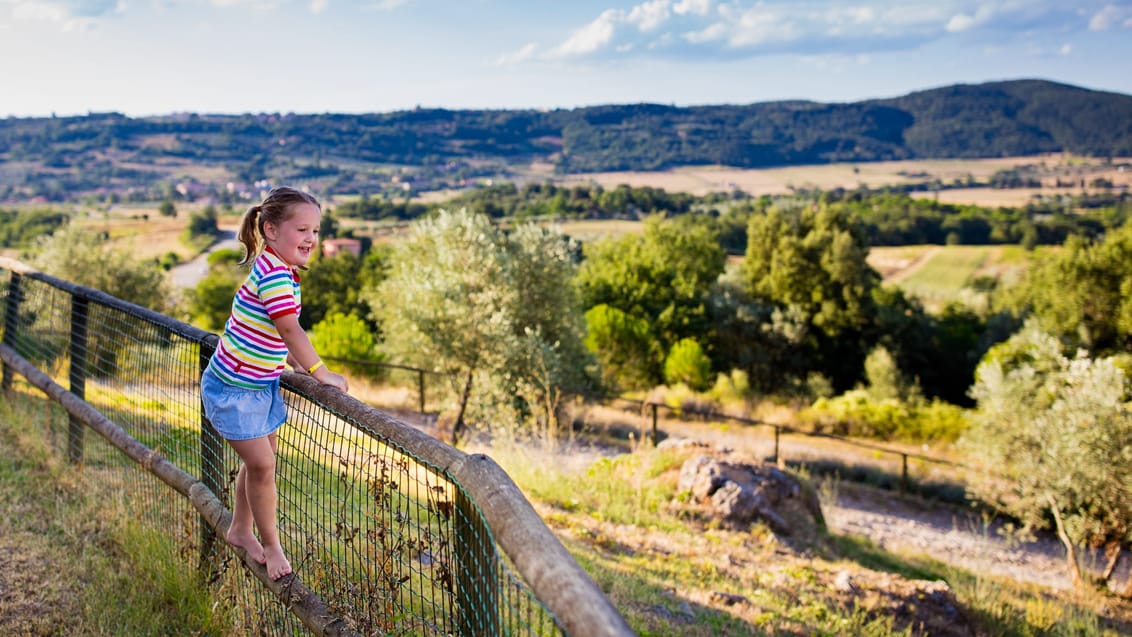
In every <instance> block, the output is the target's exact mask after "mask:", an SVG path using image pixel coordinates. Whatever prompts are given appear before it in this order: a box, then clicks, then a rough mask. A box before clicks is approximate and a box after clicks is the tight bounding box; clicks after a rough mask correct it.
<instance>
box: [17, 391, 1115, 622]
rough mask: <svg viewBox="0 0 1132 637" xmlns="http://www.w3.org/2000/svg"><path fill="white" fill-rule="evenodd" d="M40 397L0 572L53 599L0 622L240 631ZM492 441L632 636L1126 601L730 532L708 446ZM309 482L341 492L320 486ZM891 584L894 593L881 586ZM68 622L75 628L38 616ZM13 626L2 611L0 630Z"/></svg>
mask: <svg viewBox="0 0 1132 637" xmlns="http://www.w3.org/2000/svg"><path fill="white" fill-rule="evenodd" d="M45 405H46V403H45V402H44V401H42V400H38V401H36V400H32V399H31V398H30V397H29V398H26V399H25V398H17V399H16V400H6V401H5V403H4V407H3V408H0V444H3V446H4V447H5V448H11V449H13V450H14V451H15V453H13V454H7V455H8V456H9V459H6V460H4V461H3V462H4V464H2V465H0V506H3V507H4V509H5V514H6V515H4V516H3V517H2V518H0V520H2V522H0V531H2V532H0V550H12V552H13V553H14V554H20V555H25V554H26V555H34V556H36V558H35V559H34V560H32V564H28V565H24V564H23V563H21V564H20V565H19V566H18V567H17V568H15V569H13V568H12V567H9V568H7V569H6V570H5V572H4V575H3V577H8V578H10V577H12V575H11V573H12V572H13V571H15V572H17V573H18V574H19V576H20V577H21V578H23V579H22V580H21V581H24V582H31V584H29V585H21V586H20V588H19V589H16V590H21V591H32V592H34V594H35V595H38V597H33V596H32V593H27V594H25V597H24V598H22V599H24V601H25V602H28V601H35V602H38V603H39V604H40V606H39V608H40V609H41V610H40V614H42V607H44V606H45V607H47V608H50V609H51V612H52V613H54V614H52V615H50V616H49V619H48V620H46V621H47V622H48V623H46V624H40V625H38V626H33V625H32V624H31V623H30V622H32V621H38V620H37V619H35V618H36V617H38V616H39V615H37V614H36V613H32V612H29V611H28V610H27V608H28V607H29V606H28V604H25V605H24V606H23V607H20V608H16V607H15V606H14V605H12V603H11V602H10V601H9V600H10V599H11V598H10V597H6V598H4V599H2V600H0V622H4V621H20V620H22V621H24V622H25V623H24V624H20V625H18V626H19V627H18V628H13V629H12V631H11V632H15V633H16V634H141V635H150V634H152V635H158V634H170V635H173V634H186V635H187V634H213V635H215V634H234V633H238V632H239V630H238V629H234V628H231V623H230V622H229V620H228V619H227V618H225V617H224V616H223V615H222V614H220V613H219V612H217V611H216V610H215V609H214V607H213V600H212V598H210V597H209V596H208V591H207V589H205V588H204V587H201V586H200V584H199V583H198V582H196V581H195V578H194V577H193V575H192V574H193V573H194V572H195V571H194V570H193V569H183V568H180V567H179V566H178V564H179V563H180V560H178V559H176V558H175V555H176V553H177V548H176V545H177V544H178V542H177V541H176V540H177V539H178V538H175V537H169V536H164V535H159V534H157V535H155V534H153V533H148V532H145V531H142V530H140V529H139V528H138V526H137V524H136V523H134V522H132V519H131V515H130V512H129V511H127V510H125V509H124V507H122V506H121V505H120V504H113V505H108V504H106V502H107V501H110V502H116V501H115V500H114V499H113V497H112V496H113V493H114V491H115V489H114V488H113V485H114V484H115V482H116V481H119V482H120V481H121V480H122V479H123V478H121V477H118V478H114V477H113V475H114V474H112V471H114V470H115V469H114V468H113V467H110V466H101V463H100V466H97V467H96V466H92V465H93V464H94V463H93V462H88V465H87V466H86V467H85V468H84V469H83V470H82V471H81V472H80V471H76V470H75V469H73V468H71V467H69V466H68V465H66V464H65V463H63V461H62V460H60V459H59V458H60V457H61V456H60V454H59V451H58V450H59V449H60V448H61V444H62V442H63V440H62V438H63V434H62V431H61V429H62V426H63V422H64V421H65V419H64V418H63V417H62V414H61V413H60V412H59V411H58V409H57V408H51V407H45ZM134 407H136V406H130V405H124V404H123V405H120V406H119V408H120V409H123V410H126V411H128V410H130V409H132V408H134ZM469 451H472V450H469ZM483 451H485V452H487V453H489V454H491V455H492V456H493V457H495V458H496V459H497V461H499V462H500V464H501V465H502V466H503V467H504V468H505V469H507V470H508V472H509V473H510V475H512V477H513V478H514V479H515V480H516V482H517V483H518V484H519V485H520V487H521V488H522V489H523V490H524V492H525V493H527V494H528V496H529V497H530V498H531V499H532V501H533V504H534V505H535V507H536V508H537V509H538V510H539V512H540V514H541V515H542V517H543V518H544V520H546V522H547V523H548V525H550V526H551V528H552V529H553V530H554V531H555V532H556V534H557V535H558V537H559V538H560V539H561V540H562V542H563V543H564V544H565V545H566V547H567V548H568V549H569V550H570V551H571V552H572V553H573V555H574V556H575V558H576V559H577V560H578V561H579V563H580V564H582V566H583V567H584V568H585V569H586V570H587V572H589V573H590V574H591V576H592V577H593V578H594V579H595V581H597V583H598V584H599V585H600V586H601V588H602V590H603V591H605V592H606V593H607V595H609V597H610V599H611V600H612V601H613V603H614V605H615V606H616V607H617V608H618V609H619V611H620V612H621V613H622V614H623V615H624V616H625V617H626V619H627V621H628V622H629V624H630V626H631V627H632V628H633V630H634V631H636V632H637V633H638V634H640V635H676V634H678V635H692V636H699V635H705V636H706V635H811V634H816V635H841V634H854V635H875V636H878V637H884V636H889V635H919V634H925V632H926V631H924V630H922V629H919V628H916V627H915V625H914V624H912V623H909V622H908V621H905V620H904V619H901V618H902V617H904V616H905V615H907V614H908V613H910V612H915V613H918V614H917V615H915V616H916V617H928V618H935V619H939V618H941V617H942V618H944V619H946V617H944V615H943V611H942V610H939V611H938V613H936V614H934V615H933V614H925V611H920V610H915V608H919V607H920V606H921V603H920V602H918V601H915V600H917V599H918V598H917V597H916V595H917V593H916V592H915V591H916V590H917V589H915V588H914V587H913V588H910V589H909V588H907V587H909V586H912V584H909V582H915V581H917V580H925V581H936V580H943V581H946V582H948V584H949V586H950V590H951V591H953V592H954V595H955V599H956V600H957V605H958V607H959V608H960V609H961V610H962V612H963V613H964V614H965V617H969V619H970V623H971V624H972V625H973V626H975V627H976V628H977V631H978V634H987V635H1060V634H1078V635H1086V636H1088V635H1113V634H1118V633H1117V632H1115V631H1114V629H1112V628H1107V627H1105V625H1104V624H1103V622H1102V620H1101V617H1100V614H1099V612H1098V611H1097V610H1096V608H1097V606H1099V605H1100V604H1102V603H1103V604H1113V605H1119V604H1120V602H1119V601H1118V600H1112V599H1111V598H1102V597H1100V596H1097V598H1096V599H1094V598H1089V597H1083V598H1080V599H1079V598H1077V597H1075V596H1065V595H1061V596H1054V595H1051V594H1049V593H1048V592H1045V591H1042V590H1039V589H1036V588H1033V587H1027V586H1022V585H1018V584H1015V583H1013V582H1011V581H1007V580H997V579H989V578H987V577H982V576H980V575H978V574H975V573H970V572H967V571H963V570H961V569H955V568H951V567H949V566H947V565H944V564H941V563H939V562H936V561H933V560H932V559H930V558H929V557H923V556H907V555H897V554H893V553H890V552H888V551H885V550H883V549H881V548H879V547H877V546H875V545H873V544H871V543H870V542H868V541H866V540H864V539H861V538H855V537H848V536H839V535H836V534H829V533H823V532H813V533H811V534H809V535H807V536H806V537H804V538H794V539H784V538H781V537H779V536H776V535H775V534H774V533H772V532H771V531H770V530H769V529H767V528H766V527H764V526H761V525H756V526H754V527H752V528H750V529H730V528H725V527H723V526H721V525H719V524H717V523H714V522H712V521H711V520H707V519H703V518H701V517H699V516H698V515H696V514H694V513H690V512H689V511H688V509H687V508H686V507H683V506H681V503H682V502H683V500H682V498H681V496H680V494H678V493H677V492H676V482H677V480H676V476H677V474H678V472H679V469H680V467H681V466H682V465H683V462H684V461H685V460H686V459H687V458H688V457H690V456H691V455H692V454H697V453H702V452H703V450H701V449H697V448H685V449H680V448H672V449H653V448H652V447H651V445H648V444H647V443H641V442H640V441H639V440H631V441H630V442H629V448H628V451H627V452H625V453H615V454H611V455H605V454H602V453H598V452H595V451H594V450H589V451H588V452H587V454H585V455H583V454H580V453H579V452H578V450H577V449H574V448H570V447H565V448H563V447H557V448H554V449H549V448H540V447H530V446H522V445H518V444H512V445H508V446H506V447H504V446H502V445H497V446H495V447H490V448H485V449H483ZM91 460H93V458H92V459H91ZM106 465H109V463H106ZM95 471H99V472H100V473H98V475H97V476H95V475H94V473H93V472H95ZM44 485H46V487H45V486H44ZM104 487H105V488H104ZM841 488H843V487H842V486H840V485H839V484H837V481H836V479H829V478H826V479H825V482H824V483H820V484H819V486H818V489H817V490H818V491H819V493H821V494H822V497H823V499H824V500H825V501H826V503H827V504H828V502H830V501H831V500H835V499H836V497H837V491H838V490H839V489H841ZM88 489H93V490H88ZM311 490H312V491H325V492H326V493H327V494H329V493H331V492H330V491H326V485H312V487H311ZM310 495H311V496H312V497H317V496H315V495H314V494H313V493H312V494H310ZM324 497H327V498H330V497H335V496H331V495H325V496H324ZM339 497H340V496H339ZM37 520H44V521H43V522H36V521H37ZM17 522H19V523H21V524H24V525H25V526H16V523H17ZM788 542H789V543H788ZM4 543H16V545H15V547H14V549H8V548H7V546H6V545H5V544H4ZM35 564H50V565H51V566H50V567H48V568H39V569H38V570H37V569H36V568H35V567H34V565H35ZM57 565H61V566H57ZM842 576H846V577H849V578H851V579H852V581H853V582H857V583H858V584H857V585H855V587H853V588H852V589H851V590H848V591H847V590H846V589H845V588H844V587H839V586H838V585H837V583H836V582H837V581H838V578H839V577H842ZM7 582H8V580H5V588H6V589H12V588H14V587H13V586H11V585H10V584H8V583H7ZM92 583H97V584H98V585H97V586H93V585H92ZM898 587H903V588H899V591H900V595H890V594H889V593H890V591H891V590H895V589H897V588H898ZM909 591H910V592H909ZM40 600H43V601H40ZM893 600H897V601H893ZM929 601H930V600H929ZM923 603H924V604H926V603H927V602H923ZM3 604H9V606H8V607H4V606H2V605H3ZM894 604H896V605H895V606H894ZM909 609H912V610H909ZM902 613H903V615H902ZM12 617H15V618H17V619H16V620H12V619H11V618H12ZM60 625H65V626H67V627H68V629H67V630H68V631H69V632H64V633H59V632H58V631H55V632H51V631H48V629H47V628H46V627H48V626H60ZM1128 626H1129V625H1127V624H1126V625H1124V626H1121V628H1123V629H1127V628H1128ZM7 628H9V626H8V625H5V624H2V623H0V634H2V633H4V632H5V629H7ZM51 630H54V629H51ZM932 634H939V633H932ZM944 634H946V633H944Z"/></svg>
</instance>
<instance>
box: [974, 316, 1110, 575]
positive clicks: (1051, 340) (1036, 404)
mask: <svg viewBox="0 0 1132 637" xmlns="http://www.w3.org/2000/svg"><path fill="white" fill-rule="evenodd" d="M972 395H973V396H974V398H975V400H976V402H977V404H978V410H977V412H976V416H975V418H974V421H973V423H972V428H971V431H970V432H969V435H968V440H967V441H966V446H967V448H968V449H969V450H970V452H971V458H972V460H973V461H975V462H977V463H979V465H980V466H981V467H983V471H982V472H980V473H977V474H975V475H974V476H973V478H974V480H973V482H972V490H973V491H974V492H975V493H976V495H978V496H979V497H981V498H983V499H984V500H986V501H988V502H992V503H994V504H996V505H997V506H999V507H1000V508H1001V509H1002V510H1004V511H1007V512H1009V513H1011V514H1013V515H1015V516H1017V517H1018V518H1019V519H1021V520H1022V521H1023V522H1024V523H1025V524H1026V525H1027V526H1028V527H1034V528H1043V527H1045V526H1047V525H1048V520H1049V518H1052V520H1053V525H1054V528H1055V530H1056V531H1057V535H1058V537H1059V538H1060V539H1061V542H1062V544H1063V545H1064V546H1065V549H1066V561H1067V563H1068V566H1069V568H1070V572H1071V573H1072V575H1073V577H1074V582H1075V583H1076V584H1078V585H1081V584H1083V583H1084V578H1083V576H1082V574H1081V566H1080V563H1079V560H1078V557H1077V550H1078V547H1079V546H1081V545H1083V544H1091V545H1094V546H1098V545H1100V546H1105V547H1106V548H1107V549H1108V551H1107V553H1108V555H1109V557H1110V563H1109V564H1108V566H1107V567H1106V569H1105V571H1104V576H1103V577H1104V578H1105V579H1107V578H1108V577H1111V575H1112V573H1113V571H1114V570H1115V566H1116V560H1117V559H1118V558H1119V556H1120V553H1121V551H1122V550H1123V549H1126V548H1128V546H1129V544H1130V542H1132V412H1130V410H1129V407H1128V404H1127V402H1126V401H1127V399H1128V380H1127V377H1126V376H1125V374H1124V372H1123V371H1121V369H1120V368H1119V367H1118V366H1117V365H1116V364H1115V361H1114V360H1113V359H1111V358H1107V359H1095V360H1094V359H1090V358H1088V357H1087V356H1085V355H1084V353H1083V352H1081V353H1079V354H1078V355H1077V356H1075V357H1072V358H1070V357H1067V356H1065V355H1063V354H1062V351H1061V344H1060V343H1059V342H1058V340H1057V339H1056V338H1055V337H1053V336H1051V335H1049V334H1047V333H1045V332H1043V331H1041V329H1040V327H1039V326H1038V324H1037V323H1035V322H1033V321H1031V322H1029V323H1027V325H1026V326H1025V327H1024V328H1023V329H1022V331H1021V332H1019V333H1018V334H1017V335H1015V336H1014V337H1011V338H1010V339H1009V340H1007V341H1006V342H1004V343H1001V344H999V345H996V346H995V347H993V348H992V349H991V350H990V351H989V352H988V353H987V355H986V357H984V360H983V362H982V363H981V364H980V365H979V367H978V370H977V372H976V383H975V385H974V387H973V388H972ZM1047 515H1048V516H1049V518H1047ZM1127 592H1128V593H1132V586H1130V587H1129V590H1128V591H1127Z"/></svg>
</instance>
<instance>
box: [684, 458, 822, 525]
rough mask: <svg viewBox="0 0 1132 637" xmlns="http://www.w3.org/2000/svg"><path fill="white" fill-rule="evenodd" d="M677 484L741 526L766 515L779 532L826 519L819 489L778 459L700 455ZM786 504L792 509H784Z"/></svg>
mask: <svg viewBox="0 0 1132 637" xmlns="http://www.w3.org/2000/svg"><path fill="white" fill-rule="evenodd" d="M677 489H678V491H679V492H681V493H687V494H690V495H691V496H692V497H691V499H692V502H693V504H696V505H699V506H702V507H706V509H707V511H708V513H709V514H710V515H711V516H712V517H715V518H717V519H720V520H722V521H724V522H726V523H727V524H729V525H730V526H732V527H735V528H745V527H747V526H749V525H750V524H751V523H752V522H755V521H762V522H765V523H766V524H767V526H769V527H770V528H771V530H773V531H774V532H775V533H778V534H782V535H790V534H791V533H793V531H794V530H795V527H796V526H797V525H798V524H804V525H808V526H811V527H813V526H815V525H816V526H819V527H821V526H824V524H825V522H824V518H823V517H822V514H821V507H820V505H819V504H818V501H817V496H816V495H815V494H814V493H813V491H812V490H809V489H805V488H803V486H802V483H801V482H799V480H798V479H797V478H795V477H794V476H792V475H790V474H788V473H786V472H785V471H783V470H781V469H779V468H778V467H776V466H774V465H772V464H767V463H758V462H750V463H743V462H737V461H732V460H730V457H729V459H728V460H727V461H724V460H720V459H718V458H714V457H711V456H708V455H697V456H695V457H692V458H689V459H688V460H687V461H686V462H685V463H684V464H683V466H682V467H681V468H680V477H679V479H678V481H677ZM786 509H791V510H792V511H791V513H789V514H786V513H784V511H785V510H786ZM799 513H801V514H802V515H801V516H799V515H798V514H799ZM791 518H795V519H794V520H793V521H791Z"/></svg>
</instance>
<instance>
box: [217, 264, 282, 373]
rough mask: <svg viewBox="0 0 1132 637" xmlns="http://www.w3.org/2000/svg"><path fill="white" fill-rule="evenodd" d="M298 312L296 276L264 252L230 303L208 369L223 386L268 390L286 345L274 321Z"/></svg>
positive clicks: (279, 368) (278, 368)
mask: <svg viewBox="0 0 1132 637" xmlns="http://www.w3.org/2000/svg"><path fill="white" fill-rule="evenodd" d="M301 308H302V295H301V293H300V291H299V275H298V273H296V272H294V271H293V270H292V269H291V266H289V265H287V263H286V262H284V261H283V259H281V258H280V257H279V255H277V254H275V253H274V252H273V251H272V250H271V248H267V249H266V250H264V251H263V252H262V253H261V254H260V255H259V256H258V257H256V259H255V261H254V262H253V263H252V271H251V273H250V274H249V275H248V278H247V280H246V281H244V284H243V285H241V286H240V289H239V290H237V291H236V297H235V298H234V299H233V300H232V315H231V316H230V317H228V322H227V323H226V324H225V325H224V333H223V334H222V335H221V336H220V343H219V344H218V345H217V347H216V352H215V353H214V354H213V355H212V360H211V361H210V362H209V368H210V369H212V371H213V373H215V374H216V375H217V376H219V377H220V378H221V379H222V380H223V381H224V382H226V383H228V384H230V385H235V386H237V387H244V388H246V389H255V390H258V389H264V388H266V387H269V386H270V385H271V384H272V383H273V382H274V381H275V379H276V378H278V377H279V375H280V374H282V373H283V368H284V365H283V364H284V362H285V361H286V360H287V345H286V344H285V343H284V342H283V339H282V337H280V336H279V331H278V330H277V329H275V319H277V318H279V317H281V316H287V315H288V314H296V315H297V314H298V313H299V311H300V310H301Z"/></svg>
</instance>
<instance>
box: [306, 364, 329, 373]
mask: <svg viewBox="0 0 1132 637" xmlns="http://www.w3.org/2000/svg"><path fill="white" fill-rule="evenodd" d="M319 367H325V364H324V363H323V362H322V361H318V362H317V363H315V364H314V365H311V366H310V369H308V370H307V373H308V374H310V375H311V376H314V373H315V372H317V371H318V368H319Z"/></svg>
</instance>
